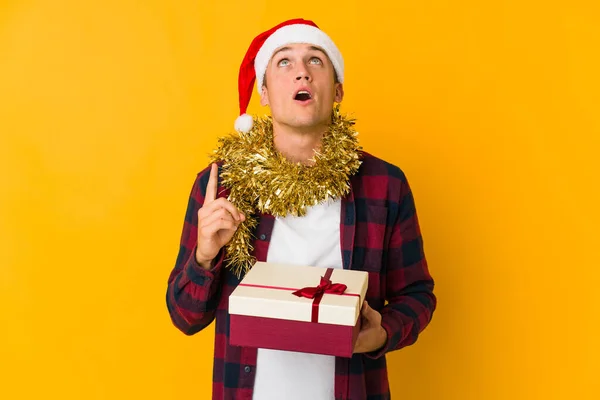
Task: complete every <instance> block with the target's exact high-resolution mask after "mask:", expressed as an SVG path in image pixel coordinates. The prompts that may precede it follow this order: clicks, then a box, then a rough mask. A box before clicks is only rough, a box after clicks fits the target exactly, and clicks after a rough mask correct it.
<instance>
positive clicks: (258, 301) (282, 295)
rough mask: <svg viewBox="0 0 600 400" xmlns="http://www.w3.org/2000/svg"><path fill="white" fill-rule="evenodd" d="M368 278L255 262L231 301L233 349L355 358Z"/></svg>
mask: <svg viewBox="0 0 600 400" xmlns="http://www.w3.org/2000/svg"><path fill="white" fill-rule="evenodd" d="M367 287H368V273H367V272H365V271H354V270H345V269H337V268H335V269H334V268H320V267H313V266H296V265H282V264H274V263H267V262H257V263H256V264H254V265H253V266H252V268H251V269H250V271H248V273H247V274H246V275H245V276H244V278H243V279H242V281H241V282H240V283H239V284H238V286H237V287H236V288H235V289H234V291H233V292H232V293H231V295H230V297H229V314H230V320H229V329H230V344H232V345H234V346H245V347H257V348H267V349H276V350H287V351H296V352H303V353H315V354H325V355H332V356H339V357H352V353H353V349H354V343H355V342H356V338H357V336H358V332H359V331H360V325H361V324H360V322H361V318H360V314H361V307H362V304H363V301H364V299H365V293H366V291H367Z"/></svg>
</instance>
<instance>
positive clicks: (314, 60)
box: [309, 57, 321, 64]
mask: <svg viewBox="0 0 600 400" xmlns="http://www.w3.org/2000/svg"><path fill="white" fill-rule="evenodd" d="M309 62H310V63H311V64H321V59H320V58H319V57H313V58H311V59H310V61H309Z"/></svg>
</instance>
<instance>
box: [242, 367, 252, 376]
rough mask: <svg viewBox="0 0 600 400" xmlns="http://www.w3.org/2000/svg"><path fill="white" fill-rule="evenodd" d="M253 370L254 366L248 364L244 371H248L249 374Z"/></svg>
mask: <svg viewBox="0 0 600 400" xmlns="http://www.w3.org/2000/svg"><path fill="white" fill-rule="evenodd" d="M251 370H252V368H250V366H248V365H246V366H245V367H244V372H245V373H247V374H249V373H250V371H251Z"/></svg>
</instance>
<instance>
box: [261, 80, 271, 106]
mask: <svg viewBox="0 0 600 400" xmlns="http://www.w3.org/2000/svg"><path fill="white" fill-rule="evenodd" d="M260 105H261V106H263V107H264V106H268V105H269V90H268V89H267V87H266V86H264V85H263V87H262V90H261V92H260Z"/></svg>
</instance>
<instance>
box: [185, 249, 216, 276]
mask: <svg viewBox="0 0 600 400" xmlns="http://www.w3.org/2000/svg"><path fill="white" fill-rule="evenodd" d="M196 247H197V246H194V248H193V249H192V252H191V254H190V258H189V259H188V262H187V267H188V271H191V272H193V274H194V275H196V276H198V277H202V278H203V279H209V280H214V279H215V277H216V275H217V274H218V273H219V271H220V270H221V267H222V266H223V262H224V260H225V249H223V248H222V249H221V250H219V253H218V254H217V256H216V257H215V258H214V260H213V265H212V267H211V268H210V269H206V268H204V267H203V266H202V265H200V264H198V261H196Z"/></svg>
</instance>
